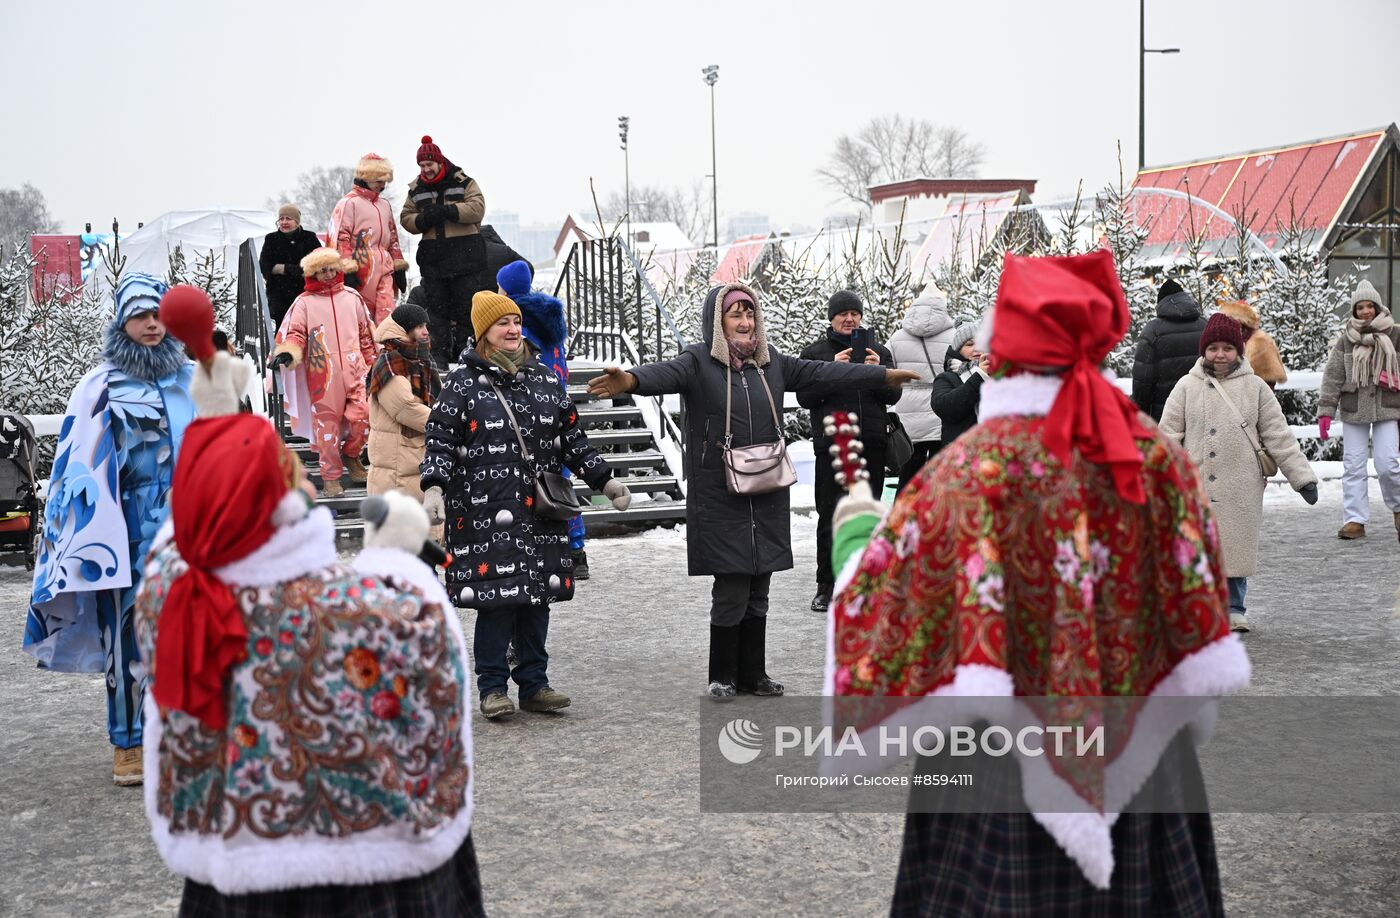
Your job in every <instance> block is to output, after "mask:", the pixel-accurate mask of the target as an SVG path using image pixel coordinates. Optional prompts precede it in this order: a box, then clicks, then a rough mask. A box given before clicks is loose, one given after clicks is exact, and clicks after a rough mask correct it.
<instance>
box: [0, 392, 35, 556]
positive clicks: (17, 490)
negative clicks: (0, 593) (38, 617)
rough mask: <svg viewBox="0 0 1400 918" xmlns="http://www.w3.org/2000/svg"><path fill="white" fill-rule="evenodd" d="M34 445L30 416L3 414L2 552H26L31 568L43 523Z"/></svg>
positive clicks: (0, 451) (0, 419)
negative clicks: (40, 527)
mask: <svg viewBox="0 0 1400 918" xmlns="http://www.w3.org/2000/svg"><path fill="white" fill-rule="evenodd" d="M35 448H36V443H35V440H34V428H33V426H32V425H31V424H30V423H29V419H28V418H26V417H25V416H24V415H22V414H3V413H0V552H10V551H22V552H24V566H25V568H26V569H28V570H31V571H32V570H33V569H34V556H35V549H36V544H37V540H36V536H37V535H38V533H39V526H40V525H41V520H40V519H39V490H38V488H37V487H36V486H35V481H34V453H35Z"/></svg>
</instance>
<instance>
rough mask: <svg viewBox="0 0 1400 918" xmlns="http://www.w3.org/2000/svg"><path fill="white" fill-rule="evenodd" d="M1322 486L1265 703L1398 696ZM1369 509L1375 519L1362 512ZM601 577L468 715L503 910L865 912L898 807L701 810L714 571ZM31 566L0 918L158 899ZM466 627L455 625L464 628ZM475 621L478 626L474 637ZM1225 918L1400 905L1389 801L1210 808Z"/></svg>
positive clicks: (1259, 597) (98, 705)
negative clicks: (542, 676) (36, 659)
mask: <svg viewBox="0 0 1400 918" xmlns="http://www.w3.org/2000/svg"><path fill="white" fill-rule="evenodd" d="M1339 515H1340V511H1339V507H1338V503H1337V500H1336V495H1335V494H1333V493H1330V492H1329V493H1325V494H1324V500H1323V503H1322V504H1321V505H1320V506H1318V507H1316V508H1311V509H1309V508H1306V507H1304V506H1303V505H1302V503H1301V501H1300V500H1299V499H1298V498H1296V497H1294V496H1291V495H1282V496H1280V497H1278V498H1277V499H1276V498H1273V497H1271V498H1270V500H1269V503H1268V506H1267V508H1266V511H1265V533H1264V540H1263V551H1262V557H1263V570H1262V572H1261V573H1260V575H1259V576H1258V577H1256V578H1254V579H1253V580H1251V582H1250V591H1249V599H1250V608H1251V612H1250V614H1251V617H1252V618H1253V619H1254V620H1255V622H1256V624H1257V625H1258V629H1257V630H1256V631H1255V632H1254V633H1252V634H1250V635H1249V636H1248V638H1247V642H1248V646H1249V649H1250V652H1251V655H1252V657H1253V660H1254V667H1255V670H1254V671H1255V682H1254V687H1253V688H1252V690H1251V691H1253V692H1255V693H1259V694H1303V693H1322V694H1347V693H1360V694H1400V620H1397V619H1395V618H1394V617H1393V616H1394V594H1395V590H1396V585H1397V581H1398V580H1400V547H1397V544H1396V541H1395V536H1394V534H1393V533H1392V532H1391V531H1389V529H1388V527H1385V526H1378V527H1376V537H1374V538H1372V539H1369V540H1367V541H1365V542H1361V543H1354V544H1344V543H1341V542H1339V541H1338V540H1337V539H1336V538H1335V537H1334V536H1333V533H1334V531H1335V530H1336V528H1337V526H1338V524H1339ZM1376 518H1377V519H1378V520H1388V519H1389V515H1388V514H1385V513H1384V508H1382V507H1380V506H1379V504H1377V506H1376ZM793 529H794V535H795V536H796V553H797V558H798V565H799V567H798V570H797V571H794V572H788V573H786V574H782V575H779V576H777V577H775V579H774V594H773V595H774V603H773V609H772V613H771V614H772V617H773V618H772V625H771V626H770V632H771V633H770V644H771V647H770V658H771V661H772V662H771V665H770V667H769V670H770V672H771V673H772V674H773V675H775V676H776V677H777V678H779V679H781V680H783V681H785V682H786V683H787V684H788V686H789V691H791V692H795V693H805V694H815V693H817V692H818V691H819V689H820V681H821V672H820V668H821V660H822V653H823V646H824V641H823V637H822V626H823V622H822V619H821V617H819V616H817V615H814V614H812V613H811V612H809V611H807V604H808V601H809V600H810V597H811V586H812V583H811V574H810V571H811V570H812V568H813V557H814V555H815V541H814V539H813V538H812V523H811V521H810V520H809V519H807V518H804V517H800V516H798V517H794V526H793ZM589 559H590V561H591V562H592V568H593V578H594V579H593V580H591V581H589V582H588V583H585V584H584V585H583V587H582V588H581V590H580V593H579V598H578V599H577V600H576V601H574V602H572V603H569V604H567V605H564V606H561V607H558V609H557V610H556V612H555V615H554V620H553V628H552V633H551V636H550V648H551V650H552V652H553V654H554V659H553V661H552V664H551V667H550V672H551V681H552V682H553V684H554V685H555V686H556V687H557V688H559V689H561V690H563V691H565V692H567V693H569V694H570V695H572V696H573V698H574V702H575V703H574V707H572V708H570V709H569V711H568V712H566V713H565V714H564V715H562V716H556V717H540V716H531V715H520V716H518V717H517V718H516V719H515V721H514V722H513V723H507V724H487V723H483V722H481V721H480V720H479V719H478V723H477V724H476V754H477V794H478V796H477V811H476V819H475V825H474V827H473V830H474V834H475V838H476V846H477V852H478V855H479V857H480V859H481V868H482V880H483V884H484V887H485V890H486V897H487V905H488V908H489V910H490V912H491V913H492V914H496V915H547V914H550V915H585V914H587V915H592V914H598V915H602V914H606V915H653V914H661V913H668V912H674V913H684V914H687V915H690V914H706V915H708V914H724V915H796V914H807V913H814V912H818V911H825V912H828V913H831V914H837V915H878V914H881V913H883V912H884V911H885V910H886V909H887V908H888V902H889V895H890V891H891V889H892V887H893V884H894V874H895V867H896V864H897V861H898V857H899V843H900V830H901V826H902V817H900V816H897V815H869V814H857V815H848V816H847V815H842V816H834V815H817V816H814V815H801V816H789V815H755V816H721V815H710V814H705V813H701V812H699V793H698V789H697V783H698V782H697V774H698V756H697V746H696V737H697V724H698V710H699V705H700V700H699V693H700V691H701V688H702V682H703V679H704V667H705V659H704V650H703V648H704V647H705V646H706V641H707V635H708V625H707V608H708V605H707V597H708V585H707V582H706V581H700V580H690V579H688V578H687V577H686V576H685V545H684V542H683V541H682V533H681V532H677V531H667V530H660V531H655V532H652V533H648V534H646V535H642V536H629V537H624V538H616V539H606V540H598V541H595V542H594V543H592V544H591V545H590V547H589ZM27 593H28V581H27V577H26V575H25V573H24V571H22V570H19V569H14V568H10V569H0V621H3V622H4V625H3V628H0V638H2V639H0V737H3V738H4V741H3V744H0V864H3V865H4V867H3V871H0V914H15V915H84V916H86V915H107V916H147V915H168V914H173V912H174V909H175V907H176V905H177V903H178V900H179V894H180V882H179V881H178V880H176V879H175V878H174V877H172V876H171V875H170V874H169V873H168V872H167V871H166V870H165V868H164V866H163V865H162V864H161V862H160V860H159V858H158V857H157V856H156V853H155V850H154V847H153V846H152V844H151V841H150V838H149V835H148V834H147V828H146V821H145V818H144V816H143V815H142V810H141V800H140V793H139V792H138V791H135V790H131V789H124V788H117V787H113V786H112V784H111V780H110V777H109V775H110V764H111V753H110V750H109V747H108V746H107V744H106V736H105V730H104V727H103V724H102V717H101V711H102V704H103V702H102V692H103V690H102V683H101V680H100V679H99V678H97V677H93V676H57V675H50V674H45V673H40V672H38V671H36V670H35V669H34V668H33V666H32V665H31V664H30V662H29V659H28V658H27V657H25V656H24V655H23V654H22V653H21V652H20V651H19V649H18V645H19V636H20V632H21V628H22V622H23V617H24V602H25V599H26V597H27ZM468 624H470V623H468ZM468 633H470V628H469V629H468ZM1216 825H1217V835H1218V843H1219V848H1220V859H1221V865H1222V870H1223V874H1224V883H1225V895H1226V901H1227V904H1228V905H1229V908H1230V913H1231V914H1232V915H1234V916H1275V915H1303V914H1306V915H1312V916H1319V915H1337V916H1341V915H1348V916H1355V915H1388V914H1394V911H1393V910H1394V906H1395V903H1396V902H1397V901H1400V816H1394V815H1376V816H1348V817H1326V816H1307V817H1299V816H1240V815H1231V814H1219V815H1218V816H1217V818H1216Z"/></svg>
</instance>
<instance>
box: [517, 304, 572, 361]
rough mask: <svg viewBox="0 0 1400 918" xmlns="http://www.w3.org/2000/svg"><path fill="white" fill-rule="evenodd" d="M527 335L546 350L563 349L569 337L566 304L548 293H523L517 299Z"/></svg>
mask: <svg viewBox="0 0 1400 918" xmlns="http://www.w3.org/2000/svg"><path fill="white" fill-rule="evenodd" d="M515 305H517V306H519V307H520V317H521V322H522V323H523V324H524V326H525V334H527V335H529V336H530V337H531V338H533V339H534V340H535V342H536V343H537V344H539V345H540V346H541V347H544V348H553V347H562V346H563V344H564V342H565V340H566V339H567V338H568V336H569V326H568V323H567V322H565V320H564V304H563V303H561V302H559V301H558V300H557V299H555V298H554V297H552V296H550V295H549V294H547V293H523V294H521V295H520V296H517V297H515Z"/></svg>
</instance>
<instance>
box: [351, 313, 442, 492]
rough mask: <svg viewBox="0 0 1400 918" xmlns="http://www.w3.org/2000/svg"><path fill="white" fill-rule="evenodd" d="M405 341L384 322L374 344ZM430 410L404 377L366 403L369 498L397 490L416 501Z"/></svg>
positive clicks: (403, 335)
mask: <svg viewBox="0 0 1400 918" xmlns="http://www.w3.org/2000/svg"><path fill="white" fill-rule="evenodd" d="M395 339H397V340H400V341H407V340H408V333H407V332H405V331H404V330H403V329H402V328H400V327H399V323H397V322H395V321H394V320H393V319H385V320H384V321H383V322H381V323H380V324H379V328H378V329H376V330H375V333H374V340H375V341H379V342H384V341H392V340H395ZM429 413H430V409H429V408H428V406H427V405H425V404H423V403H422V402H421V401H419V400H418V399H416V398H414V396H413V387H412V386H410V385H409V383H408V380H407V379H406V378H405V377H403V376H395V377H394V378H393V379H392V380H390V381H389V382H388V383H387V384H385V386H384V387H383V388H382V389H380V390H379V391H378V392H376V393H375V394H374V395H373V396H372V397H371V398H370V400H369V461H370V463H371V465H370V470H369V482H368V484H367V485H366V487H367V488H368V490H369V493H371V494H383V493H384V492H385V491H392V490H394V489H395V488H397V489H398V490H400V491H403V492H405V493H407V494H410V495H412V496H413V497H414V498H416V499H418V500H422V499H423V491H422V489H421V488H419V486H418V466H419V464H421V463H422V461H423V451H424V449H425V442H424V439H423V428H425V427H427V426H428V414H429Z"/></svg>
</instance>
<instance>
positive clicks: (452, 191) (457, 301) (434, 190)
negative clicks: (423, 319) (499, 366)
mask: <svg viewBox="0 0 1400 918" xmlns="http://www.w3.org/2000/svg"><path fill="white" fill-rule="evenodd" d="M416 159H417V163H418V169H419V173H418V177H417V178H415V179H414V180H413V181H412V182H410V183H409V186H408V194H407V196H405V198H404V202H403V207H402V208H401V209H400V211H399V225H400V226H402V227H403V228H404V229H405V230H407V231H408V232H410V233H413V234H414V235H421V236H422V237H423V238H422V241H421V242H419V243H418V251H417V254H416V256H415V257H416V258H417V259H418V270H419V273H421V274H422V275H423V292H424V293H425V294H427V298H428V301H427V303H426V304H425V305H426V308H427V310H428V320H429V321H428V335H429V338H430V339H431V341H432V350H433V360H434V362H436V363H437V364H438V366H439V367H441V368H443V369H446V367H447V364H448V361H449V360H451V358H452V356H453V355H454V354H457V353H458V352H459V351H461V350H463V349H464V348H465V347H466V344H467V335H468V334H470V332H471V326H472V323H471V321H470V311H471V303H472V297H473V296H474V295H475V294H476V292H477V291H479V290H495V289H496V284H495V275H494V274H490V275H489V277H488V272H487V270H486V240H485V238H484V237H483V236H482V235H481V220H482V218H483V217H484V216H485V215H486V197H485V195H483V194H482V193H481V186H480V185H478V184H477V183H476V179H474V178H472V177H471V176H469V175H467V173H466V172H464V171H463V170H462V169H459V168H458V167H457V166H455V165H453V164H452V163H451V162H450V161H448V159H447V157H445V156H443V154H442V149H441V148H440V147H439V146H438V145H437V144H435V143H433V138H431V137H429V136H427V135H426V134H425V135H424V136H423V142H422V145H421V146H420V147H419V148H418V153H417V157H416Z"/></svg>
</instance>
